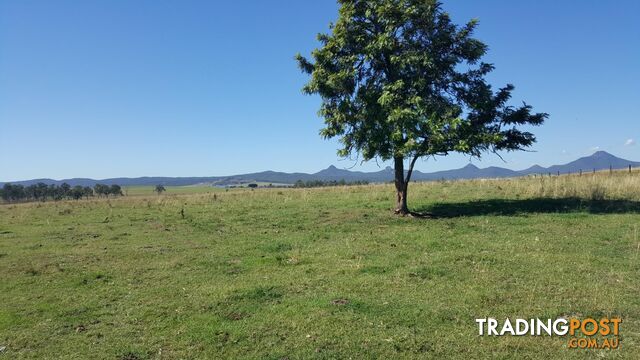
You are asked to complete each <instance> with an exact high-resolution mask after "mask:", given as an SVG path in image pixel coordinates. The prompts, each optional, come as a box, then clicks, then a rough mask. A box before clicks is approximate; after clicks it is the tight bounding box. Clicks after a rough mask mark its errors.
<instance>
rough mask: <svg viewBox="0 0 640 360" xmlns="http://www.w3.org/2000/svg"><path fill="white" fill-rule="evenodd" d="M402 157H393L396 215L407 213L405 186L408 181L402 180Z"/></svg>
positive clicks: (406, 186)
mask: <svg viewBox="0 0 640 360" xmlns="http://www.w3.org/2000/svg"><path fill="white" fill-rule="evenodd" d="M403 161H404V159H403V158H401V157H396V158H394V168H395V184H396V209H395V213H396V214H398V215H407V214H409V208H408V207H407V188H408V185H409V184H408V183H407V182H405V180H404V162H403Z"/></svg>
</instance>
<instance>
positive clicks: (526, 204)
mask: <svg viewBox="0 0 640 360" xmlns="http://www.w3.org/2000/svg"><path fill="white" fill-rule="evenodd" d="M419 212H426V213H430V214H432V215H433V216H434V217H441V218H451V217H462V216H486V215H497V216H512V215H526V214H536V213H569V212H585V213H590V214H638V213H640V202H638V201H631V200H584V199H580V198H575V197H573V198H557V199H553V198H533V199H487V200H475V201H463V202H456V203H436V204H433V205H427V206H425V207H422V208H420V209H419Z"/></svg>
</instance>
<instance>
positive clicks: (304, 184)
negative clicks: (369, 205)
mask: <svg viewBox="0 0 640 360" xmlns="http://www.w3.org/2000/svg"><path fill="white" fill-rule="evenodd" d="M368 184H369V182H368V181H366V180H357V181H349V182H347V181H345V180H344V179H342V180H340V181H336V180H331V181H323V180H308V181H302V180H298V181H296V183H295V184H293V187H296V188H312V187H324V186H348V185H368Z"/></svg>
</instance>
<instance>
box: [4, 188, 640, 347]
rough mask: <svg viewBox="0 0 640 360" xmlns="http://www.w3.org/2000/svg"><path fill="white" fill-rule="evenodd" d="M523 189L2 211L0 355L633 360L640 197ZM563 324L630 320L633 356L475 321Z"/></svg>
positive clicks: (347, 191)
mask: <svg viewBox="0 0 640 360" xmlns="http://www.w3.org/2000/svg"><path fill="white" fill-rule="evenodd" d="M523 186H524V185H523V184H522V183H517V182H515V183H514V182H512V181H506V180H505V181H497V182H479V181H470V182H439V183H426V184H417V185H415V186H413V185H412V187H411V189H410V191H411V193H410V196H411V197H410V200H412V201H413V202H414V204H415V207H416V208H419V209H424V210H427V211H431V212H434V213H437V214H438V215H439V216H438V217H437V218H436V219H432V220H415V219H409V218H399V217H395V216H392V215H391V207H392V205H393V204H392V201H393V192H392V187H391V186H387V185H384V186H374V185H370V186H361V187H348V188H331V189H322V188H321V189H260V190H256V191H250V190H241V189H238V190H232V191H228V192H218V193H216V196H215V197H214V194H199V193H195V194H187V195H172V194H168V195H162V196H155V195H153V196H148V197H144V196H136V197H129V198H124V199H115V200H114V199H111V200H90V201H83V202H73V201H69V202H58V203H46V204H19V205H4V206H0V273H1V274H2V281H1V282H0V303H1V304H2V306H1V307H0V346H6V350H5V351H4V352H3V353H1V354H0V357H2V356H5V357H8V358H68V359H72V358H105V359H180V358H256V359H257V358H272V359H281V358H289V359H307V358H318V359H331V358H349V357H351V358H454V359H456V358H458V359H462V358H464V359H468V358H472V359H473V358H487V357H497V358H512V357H514V354H516V355H515V356H518V355H519V357H528V358H541V357H548V358H593V357H604V358H634V356H635V355H636V354H637V353H638V352H639V351H640V345H639V343H638V341H639V339H640V320H638V319H640V297H639V296H638V289H640V256H639V250H640V239H639V238H638V230H639V229H638V225H639V224H638V223H639V220H640V215H639V214H638V211H637V210H638V206H637V204H636V203H635V202H633V201H636V200H637V199H633V200H624V201H623V200H616V199H613V198H610V199H603V200H600V201H592V200H580V198H571V197H569V198H566V197H560V198H540V197H539V196H538V195H537V192H536V191H531V194H530V195H527V194H526V193H525V191H523V189H524V187H523ZM523 194H524V195H523ZM182 209H184V217H183V216H182V215H181V210H182ZM516 215H525V216H516ZM558 316H579V317H589V316H591V317H601V316H620V317H622V318H623V324H622V327H621V334H622V336H621V339H622V340H621V344H622V348H621V349H620V350H616V351H601V350H570V349H567V348H566V345H567V339H566V338H562V337H479V336H478V335H477V328H476V324H475V322H474V319H475V318H479V317H495V318H498V319H504V318H506V317H509V318H515V317H523V318H531V317H539V318H549V317H550V318H555V317H558Z"/></svg>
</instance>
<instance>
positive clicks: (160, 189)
mask: <svg viewBox="0 0 640 360" xmlns="http://www.w3.org/2000/svg"><path fill="white" fill-rule="evenodd" d="M153 191H155V192H156V193H158V195H160V194H162V193H163V192H165V191H167V189H165V187H164V185H160V184H158V185H156V188H155V189H154V190H153Z"/></svg>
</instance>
